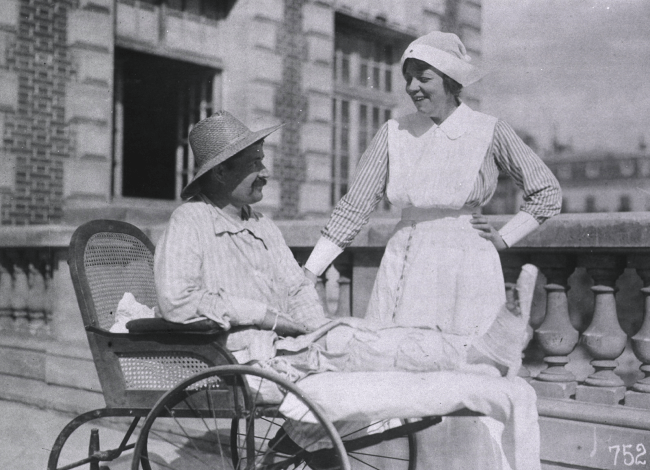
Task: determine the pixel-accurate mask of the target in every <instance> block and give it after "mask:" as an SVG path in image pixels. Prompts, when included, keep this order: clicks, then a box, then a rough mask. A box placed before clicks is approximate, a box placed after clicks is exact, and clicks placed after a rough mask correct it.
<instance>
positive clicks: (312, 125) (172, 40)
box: [0, 0, 481, 225]
mask: <svg viewBox="0 0 650 470" xmlns="http://www.w3.org/2000/svg"><path fill="white" fill-rule="evenodd" d="M480 25H481V4H480V0H408V1H403V2H394V1H391V0H364V1H360V0H62V1H57V2H51V1H47V0H0V43H1V44H2V46H3V47H2V48H1V49H0V82H1V83H2V87H1V92H0V129H1V130H2V134H3V142H2V149H1V158H0V198H1V202H0V221H1V223H2V224H6V225H22V224H42V223H60V222H68V223H78V222H81V221H82V220H87V219H91V218H96V217H111V218H121V219H130V220H135V221H141V222H142V223H152V222H162V221H164V220H166V219H167V217H168V215H169V213H170V212H171V211H172V210H173V209H174V208H175V207H176V206H177V205H178V204H179V203H180V199H179V197H180V191H181V189H182V187H183V186H184V185H185V184H186V183H187V181H188V179H189V178H191V176H192V174H193V172H194V170H195V167H194V160H193V156H192V154H191V150H190V149H189V146H188V144H187V135H188V132H189V130H190V129H191V127H192V125H193V124H194V123H195V122H197V121H198V120H200V119H202V118H204V117H206V116H209V115H210V114H211V113H212V112H213V111H215V110H218V109H226V110H229V111H230V112H232V113H233V114H234V115H235V116H237V117H238V118H239V119H241V120H242V121H243V122H245V123H246V124H247V125H249V127H251V128H252V129H259V128H262V127H265V126H271V125H274V124H277V123H278V122H284V123H285V126H284V127H283V128H282V129H281V130H280V131H278V132H276V133H275V134H274V135H272V136H270V137H269V138H268V139H267V142H266V145H265V150H266V160H267V166H268V167H269V169H270V170H271V174H272V177H271V180H270V182H269V185H268V186H267V189H266V196H265V199H264V201H263V202H262V203H261V204H262V206H263V207H261V210H263V211H266V212H268V213H270V214H273V215H274V216H275V217H278V218H297V217H300V218H304V217H312V216H323V215H326V214H328V213H329V212H330V211H331V209H332V206H333V204H334V203H335V202H336V201H337V200H338V198H339V197H340V196H341V195H342V194H344V193H345V192H346V190H347V185H348V182H349V180H350V177H351V174H352V172H353V170H354V167H355V165H356V162H357V160H358V159H359V157H360V155H361V153H362V151H363V149H364V148H365V147H366V146H367V144H368V143H369V141H370V139H371V138H372V136H373V134H374V133H375V132H376V130H377V129H378V128H379V126H380V125H381V124H382V123H383V122H384V121H385V120H386V119H388V118H389V117H391V116H393V115H398V114H401V113H403V112H409V111H410V109H411V106H412V105H411V104H410V103H409V102H407V99H406V98H407V97H406V95H405V93H404V88H403V79H402V77H401V71H400V70H399V58H400V55H401V52H402V51H403V49H404V48H405V47H406V45H407V44H408V43H409V42H410V41H411V40H412V39H414V38H415V37H417V36H419V35H421V34H423V33H426V32H428V31H432V30H446V31H453V32H456V33H457V34H459V36H461V38H462V39H463V41H464V43H465V44H466V46H467V47H468V49H469V53H470V54H471V55H472V56H473V57H474V60H476V61H480V49H481V46H480V31H481V29H480ZM479 93H480V89H479V88H474V87H473V88H471V89H470V90H467V91H466V95H465V100H466V101H468V102H470V104H474V105H476V104H477V103H476V101H477V99H476V97H477V96H478V94H479ZM384 206H385V207H383V208H382V210H383V211H387V212H390V207H389V206H388V205H387V204H385V205H384Z"/></svg>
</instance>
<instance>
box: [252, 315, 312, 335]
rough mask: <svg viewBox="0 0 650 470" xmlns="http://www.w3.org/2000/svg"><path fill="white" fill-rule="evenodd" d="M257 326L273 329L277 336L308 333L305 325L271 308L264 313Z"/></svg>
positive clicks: (263, 328)
mask: <svg viewBox="0 0 650 470" xmlns="http://www.w3.org/2000/svg"><path fill="white" fill-rule="evenodd" d="M257 326H258V327H259V328H260V329H262V330H274V331H275V332H276V333H277V334H278V336H298V335H304V334H306V333H309V329H308V328H307V327H306V326H305V325H302V324H300V323H296V322H294V321H293V320H290V319H288V318H287V317H285V316H283V315H282V314H281V313H278V312H277V311H275V310H271V309H268V310H267V311H266V315H264V318H263V319H262V321H261V322H259V323H257Z"/></svg>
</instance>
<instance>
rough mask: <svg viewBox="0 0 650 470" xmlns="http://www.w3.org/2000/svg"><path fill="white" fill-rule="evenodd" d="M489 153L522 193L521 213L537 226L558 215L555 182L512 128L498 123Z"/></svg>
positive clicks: (559, 198) (559, 196)
mask: <svg viewBox="0 0 650 470" xmlns="http://www.w3.org/2000/svg"><path fill="white" fill-rule="evenodd" d="M492 153H493V156H494V159H495V161H496V163H497V165H498V167H499V168H500V169H501V170H502V171H504V172H505V173H507V174H508V175H509V176H510V177H511V178H512V179H513V180H514V182H515V184H516V185H517V186H518V187H519V188H520V189H521V190H522V191H523V198H524V204H523V206H522V207H521V210H522V211H524V212H527V213H528V214H530V215H532V216H533V217H534V218H535V220H536V221H537V222H538V223H540V224H541V223H543V222H544V221H545V220H547V219H548V218H550V217H552V216H554V215H557V214H559V212H560V208H561V207H562V190H561V189H560V184H559V183H558V181H557V179H556V178H555V176H554V175H553V173H552V172H551V170H550V169H549V168H548V167H547V166H546V164H544V162H543V161H542V159H541V158H539V157H538V156H537V155H536V154H535V152H533V151H532V149H531V148H530V147H528V145H526V144H525V143H524V142H523V141H522V140H521V139H520V138H519V136H518V135H517V134H516V133H515V131H514V130H513V129H512V127H510V125H509V124H507V123H506V122H504V121H501V120H499V121H498V122H497V124H496V126H495V129H494V139H493V143H492Z"/></svg>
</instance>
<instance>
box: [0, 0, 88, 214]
mask: <svg viewBox="0 0 650 470" xmlns="http://www.w3.org/2000/svg"><path fill="white" fill-rule="evenodd" d="M76 1H77V0H57V1H50V0H20V5H19V19H18V23H17V30H16V32H15V36H14V38H13V40H10V41H9V44H7V48H6V52H5V53H6V61H5V63H6V67H7V69H8V70H9V71H10V72H13V73H15V74H16V75H17V77H18V100H17V106H16V107H15V109H13V110H11V111H7V112H6V114H5V128H4V151H5V153H6V154H7V155H11V156H12V157H13V158H14V159H15V183H14V188H13V191H11V192H10V193H8V194H4V195H3V199H2V208H1V223H2V224H12V225H24V224H43V223H49V222H56V221H58V220H59V219H60V218H61V216H62V200H63V160H64V159H65V158H67V157H69V156H70V154H71V151H72V149H71V142H72V139H71V138H70V135H69V131H68V130H67V128H66V123H65V86H66V81H67V80H68V79H69V78H70V76H71V74H72V65H71V61H70V57H69V53H68V47H67V44H66V30H67V15H68V11H69V10H70V9H71V8H74V6H75V5H74V4H75V3H76Z"/></svg>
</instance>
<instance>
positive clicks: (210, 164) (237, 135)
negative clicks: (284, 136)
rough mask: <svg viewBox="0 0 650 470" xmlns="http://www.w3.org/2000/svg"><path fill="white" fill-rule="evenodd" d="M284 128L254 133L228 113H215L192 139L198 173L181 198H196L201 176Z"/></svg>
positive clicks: (268, 128) (197, 126) (192, 135)
mask: <svg viewBox="0 0 650 470" xmlns="http://www.w3.org/2000/svg"><path fill="white" fill-rule="evenodd" d="M282 126H283V124H278V125H277V126H273V127H267V128H266V129H262V130H261V131H256V132H252V131H251V130H250V129H249V128H248V127H246V126H245V125H244V123H243V122H241V121H240V120H239V119H237V118H236V117H235V116H233V115H232V114H230V113H229V112H228V111H219V112H216V113H215V114H213V115H212V116H210V117H209V118H206V119H203V120H202V121H199V122H198V123H197V124H196V125H195V126H194V127H193V128H192V130H191V132H190V136H189V140H190V146H191V147H192V152H193V153H194V161H195V162H196V164H197V166H198V171H197V172H196V174H195V175H194V178H193V179H192V181H190V182H189V183H188V184H187V186H185V187H184V188H183V191H181V197H182V198H183V199H187V198H189V197H192V196H194V195H195V194H196V193H197V191H198V189H199V188H198V185H197V180H198V179H199V178H200V177H201V176H203V175H205V174H206V173H207V172H208V171H210V170H211V169H213V168H214V167H215V166H217V165H218V164H219V163H221V162H224V161H226V160H228V159H229V158H230V157H232V156H233V155H235V154H237V153H239V152H241V151H242V150H244V149H245V148H246V147H249V146H251V145H253V144H254V143H255V142H257V141H258V140H261V139H263V138H264V137H266V136H267V135H269V134H270V133H271V132H273V131H275V130H277V129H278V128H280V127H282Z"/></svg>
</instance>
